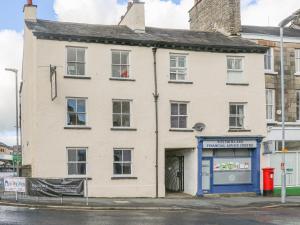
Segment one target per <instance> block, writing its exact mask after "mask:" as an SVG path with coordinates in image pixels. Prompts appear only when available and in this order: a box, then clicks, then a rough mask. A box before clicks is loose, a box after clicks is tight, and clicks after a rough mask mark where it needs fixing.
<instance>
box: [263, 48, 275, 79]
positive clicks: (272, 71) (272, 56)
mask: <svg viewBox="0 0 300 225" xmlns="http://www.w3.org/2000/svg"><path fill="white" fill-rule="evenodd" d="M268 52H269V53H270V54H269V55H268V54H267V53H268ZM266 57H269V58H270V69H267V68H265V65H266V61H265V60H266ZM264 70H265V72H270V73H274V49H273V48H269V49H268V51H267V52H266V53H265V54H264Z"/></svg>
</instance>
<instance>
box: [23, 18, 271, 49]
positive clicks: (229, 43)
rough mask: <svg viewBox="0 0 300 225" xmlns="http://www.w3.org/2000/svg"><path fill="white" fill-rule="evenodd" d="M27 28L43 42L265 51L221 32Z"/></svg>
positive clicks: (43, 23) (43, 24) (56, 25)
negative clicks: (61, 41)
mask: <svg viewBox="0 0 300 225" xmlns="http://www.w3.org/2000/svg"><path fill="white" fill-rule="evenodd" d="M26 25H27V27H28V28H29V29H30V30H32V31H33V34H34V35H35V36H36V37H37V38H39V39H48V40H49V39H50V40H52V39H53V40H66V41H80V42H93V43H105V44H121V45H135V46H148V47H159V48H168V49H170V48H171V49H187V50H195V51H209V52H259V53H263V52H265V51H266V48H265V47H262V46H259V45H256V44H255V43H253V42H251V41H248V40H246V39H242V38H240V37H228V36H225V35H223V34H221V33H218V32H200V31H191V30H181V29H162V28H154V27H146V32H145V33H136V32H134V31H132V30H131V29H129V28H128V27H127V26H121V25H94V24H82V23H69V22H55V21H47V20H37V21H36V22H33V21H26Z"/></svg>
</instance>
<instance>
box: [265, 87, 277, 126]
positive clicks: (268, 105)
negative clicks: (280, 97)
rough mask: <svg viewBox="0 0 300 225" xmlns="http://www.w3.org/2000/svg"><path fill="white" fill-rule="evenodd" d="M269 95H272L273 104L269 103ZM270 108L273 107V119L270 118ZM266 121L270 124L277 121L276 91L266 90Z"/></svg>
mask: <svg viewBox="0 0 300 225" xmlns="http://www.w3.org/2000/svg"><path fill="white" fill-rule="evenodd" d="M269 94H271V98H272V102H268V97H269ZM270 106H271V107H272V112H271V113H272V118H268V115H269V113H268V110H269V107H270ZM266 119H267V121H268V122H274V121H275V89H269V88H267V89H266Z"/></svg>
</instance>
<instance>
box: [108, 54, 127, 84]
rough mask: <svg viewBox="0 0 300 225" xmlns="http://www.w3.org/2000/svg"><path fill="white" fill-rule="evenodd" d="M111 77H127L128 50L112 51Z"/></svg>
mask: <svg viewBox="0 0 300 225" xmlns="http://www.w3.org/2000/svg"><path fill="white" fill-rule="evenodd" d="M112 77H114V78H124V79H126V78H129V51H117V50H113V51H112Z"/></svg>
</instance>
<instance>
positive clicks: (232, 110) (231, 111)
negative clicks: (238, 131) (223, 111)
mask: <svg viewBox="0 0 300 225" xmlns="http://www.w3.org/2000/svg"><path fill="white" fill-rule="evenodd" d="M236 113H237V111H236V105H230V115H235V114H236Z"/></svg>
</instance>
